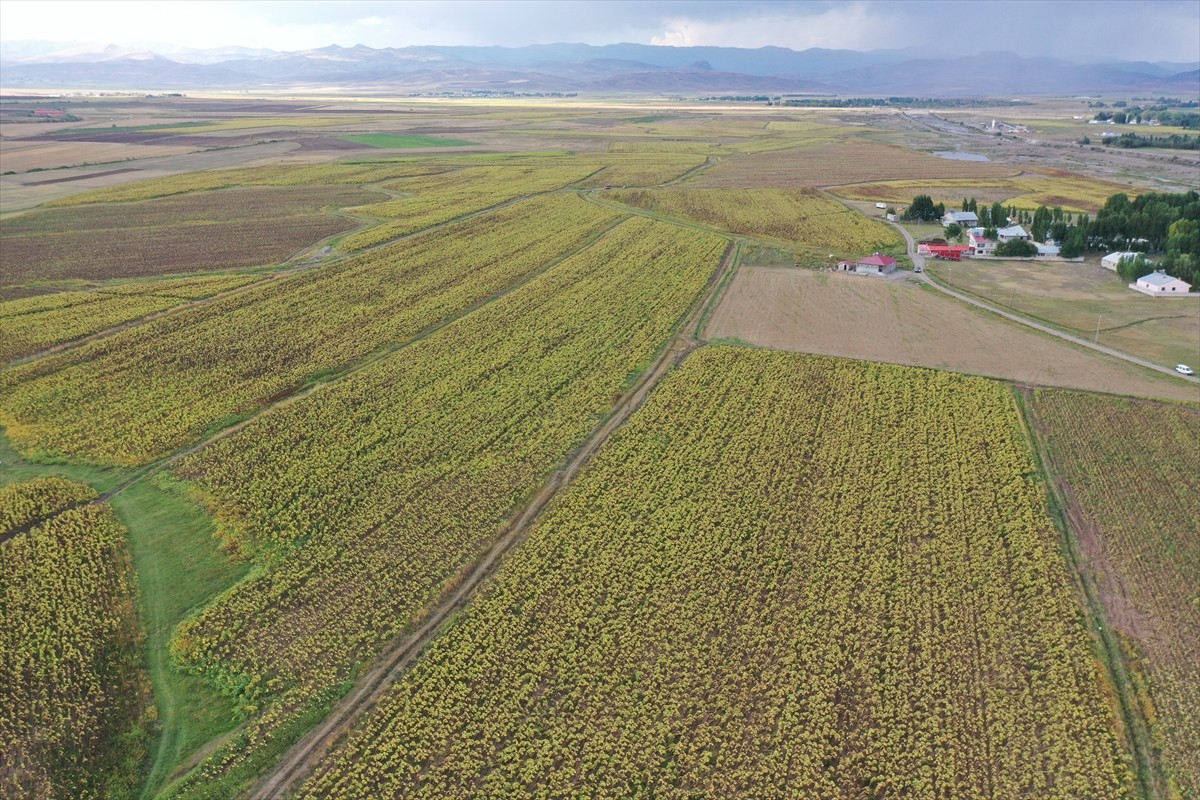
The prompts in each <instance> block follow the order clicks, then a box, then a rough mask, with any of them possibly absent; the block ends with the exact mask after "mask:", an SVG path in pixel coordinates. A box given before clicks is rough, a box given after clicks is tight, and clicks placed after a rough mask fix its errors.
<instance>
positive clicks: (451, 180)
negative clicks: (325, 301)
mask: <svg viewBox="0 0 1200 800" xmlns="http://www.w3.org/2000/svg"><path fill="white" fill-rule="evenodd" d="M595 170H596V166H595V165H593V164H590V163H586V162H584V163H581V162H578V161H575V160H574V159H564V160H558V161H550V162H547V163H543V162H541V161H539V160H537V159H533V160H530V161H528V162H525V163H520V164H511V165H503V166H473V167H464V168H462V169H457V170H454V171H451V172H442V173H438V174H436V175H426V176H417V177H411V178H404V179H402V180H399V181H396V182H394V183H390V184H388V185H387V187H386V188H388V189H390V190H392V191H396V192H404V193H405V194H406V195H408V196H407V197H404V198H400V199H393V200H386V201H383V202H379V203H372V204H370V205H364V206H359V207H357V208H354V209H351V210H352V211H354V212H357V213H360V214H367V215H370V216H375V217H384V218H387V219H389V220H393V221H388V222H385V223H383V224H382V225H377V226H375V227H373V228H368V229H367V230H364V231H359V232H357V233H353V234H350V235H349V236H347V237H346V238H345V239H343V240H342V247H343V248H345V249H347V250H362V249H364V248H366V247H371V246H373V245H377V244H381V243H383V242H386V241H388V240H390V239H394V238H396V237H397V236H403V235H405V234H408V233H413V232H415V231H419V230H422V229H423V228H428V227H430V226H431V225H437V224H439V223H442V222H446V221H448V220H452V219H454V218H455V217H460V216H463V215H464V214H469V213H471V212H473V211H479V210H481V209H485V208H488V207H490V206H495V205H499V204H500V203H503V202H506V201H509V200H513V199H516V198H519V197H524V196H526V195H531V194H540V193H542V192H548V191H552V190H554V189H560V188H562V187H563V186H566V185H567V184H570V183H574V182H575V181H578V180H580V179H582V178H584V177H586V176H587V175H589V174H590V173H592V172H595Z"/></svg>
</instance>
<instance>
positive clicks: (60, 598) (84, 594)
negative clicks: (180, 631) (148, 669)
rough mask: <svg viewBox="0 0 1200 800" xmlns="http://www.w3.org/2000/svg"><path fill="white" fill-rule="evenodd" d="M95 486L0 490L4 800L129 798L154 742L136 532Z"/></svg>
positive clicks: (33, 484) (46, 484)
mask: <svg viewBox="0 0 1200 800" xmlns="http://www.w3.org/2000/svg"><path fill="white" fill-rule="evenodd" d="M95 496H96V493H95V491H93V490H92V489H90V488H89V487H87V486H84V485H81V484H76V483H72V482H70V481H66V480H62V479H60V478H38V479H34V480H31V481H27V482H24V483H17V484H13V485H11V486H7V487H4V488H2V489H0V665H3V666H2V667H0V669H2V670H3V672H2V673H0V675H2V676H3V680H0V708H3V709H4V713H3V714H0V795H3V796H5V797H13V798H16V797H28V798H38V799H39V800H41V799H42V798H45V799H46V800H49V798H57V797H79V798H85V797H119V796H128V793H130V792H132V791H133V790H134V789H135V788H136V787H137V784H138V782H139V780H140V778H141V776H140V774H139V770H140V767H141V763H142V759H144V758H145V754H146V746H147V741H148V737H147V734H146V731H145V729H144V722H143V720H142V714H143V709H144V704H145V696H144V695H145V686H146V678H145V675H144V673H143V670H142V667H141V648H142V635H141V631H140V629H139V627H138V622H137V618H136V616H135V614H134V607H135V606H134V597H133V584H132V570H131V567H130V565H129V555H128V552H127V551H126V549H125V547H126V545H125V529H124V528H123V527H122V526H121V524H120V523H119V522H118V521H117V518H116V516H115V515H114V514H113V512H112V510H111V509H109V507H108V506H106V505H89V504H86V503H87V501H89V500H91V499H93V498H94V497H95Z"/></svg>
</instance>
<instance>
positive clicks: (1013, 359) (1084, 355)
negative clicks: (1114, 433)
mask: <svg viewBox="0 0 1200 800" xmlns="http://www.w3.org/2000/svg"><path fill="white" fill-rule="evenodd" d="M1147 299H1149V298H1147ZM1162 302H1166V301H1162ZM705 333H706V335H707V336H709V337H712V338H716V339H722V338H729V339H736V340H739V341H743V342H747V343H750V344H756V345H760V346H763V347H774V348H779V349H782V350H793V351H800V352H808V353H824V354H827V355H835V356H844V357H847V358H862V359H868V360H872V361H885V362H890V363H896V364H911V365H916V366H926V367H936V368H938V369H949V370H955V371H958V372H969V373H974V374H977V375H988V376H991V377H997V378H1005V379H1008V380H1013V381H1018V382H1020V383H1029V384H1033V385H1044V386H1067V387H1072V388H1078V389H1089V390H1091V391H1100V392H1114V393H1117V394H1131V395H1140V396H1149V397H1163V398H1170V399H1174V400H1184V401H1191V402H1197V401H1200V393H1198V392H1197V390H1196V387H1195V386H1193V385H1191V384H1189V383H1186V382H1185V381H1182V380H1176V379H1174V378H1171V377H1169V376H1166V375H1159V374H1157V373H1153V372H1150V371H1148V370H1145V369H1143V368H1141V367H1138V366H1135V365H1133V364H1127V363H1125V362H1122V361H1118V360H1116V359H1113V358H1110V357H1108V356H1105V355H1103V354H1101V353H1096V352H1092V351H1090V350H1086V349H1084V348H1081V347H1078V346H1075V345H1072V344H1069V343H1067V342H1062V341H1059V340H1057V339H1055V338H1053V337H1051V336H1049V335H1046V334H1040V333H1037V332H1035V331H1031V330H1029V329H1027V328H1024V327H1022V326H1020V325H1018V324H1017V323H1015V322H1009V321H1007V320H1003V319H1000V318H998V317H994V316H989V315H986V314H984V313H981V312H979V311H977V310H975V309H972V308H971V307H969V306H967V305H965V304H962V303H960V302H958V301H956V300H953V299H951V298H948V297H945V296H943V295H941V294H938V293H937V292H936V291H935V290H933V289H931V288H928V287H922V286H918V285H912V284H908V283H905V282H904V281H903V279H901V280H900V281H895V280H886V279H879V278H873V277H865V276H856V275H843V274H840V273H814V272H811V271H807V270H786V269H784V270H781V269H763V268H749V269H742V270H740V271H739V272H738V275H737V277H736V278H735V279H734V281H733V283H732V284H731V285H730V287H729V289H728V291H727V292H726V293H725V295H724V297H723V298H722V300H721V303H720V305H719V306H718V307H717V309H716V311H715V312H714V313H713V315H712V318H711V320H710V321H709V324H708V328H707V330H706V331H705Z"/></svg>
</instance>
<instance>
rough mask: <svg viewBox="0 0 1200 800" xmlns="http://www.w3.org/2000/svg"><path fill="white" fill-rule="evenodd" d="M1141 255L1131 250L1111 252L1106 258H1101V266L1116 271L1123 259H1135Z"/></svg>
mask: <svg viewBox="0 0 1200 800" xmlns="http://www.w3.org/2000/svg"><path fill="white" fill-rule="evenodd" d="M1140 255H1141V253H1131V252H1122V253H1109V254H1108V255H1106V256H1105V257H1104V258H1102V259H1100V266H1102V267H1104V268H1105V269H1111V270H1112V271H1113V272H1116V271H1117V266H1118V265H1120V263H1121V262H1122V261H1124V260H1125V259H1129V260H1130V261H1132V260H1133V259H1135V258H1137V257H1138V256H1140Z"/></svg>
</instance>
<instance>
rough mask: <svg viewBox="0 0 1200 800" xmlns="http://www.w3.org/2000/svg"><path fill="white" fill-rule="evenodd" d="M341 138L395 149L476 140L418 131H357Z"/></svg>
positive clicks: (463, 144) (449, 145)
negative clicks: (432, 134) (431, 134)
mask: <svg viewBox="0 0 1200 800" xmlns="http://www.w3.org/2000/svg"><path fill="white" fill-rule="evenodd" d="M342 138H343V139H345V140H346V141H348V142H357V143H359V144H365V145H370V146H371V147H387V148H393V149H397V150H398V149H409V148H421V147H469V146H470V145H473V144H476V142H468V141H466V140H464V139H447V138H445V137H441V136H425V135H423V134H419V133H357V134H352V135H350V136H343V137H342Z"/></svg>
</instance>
